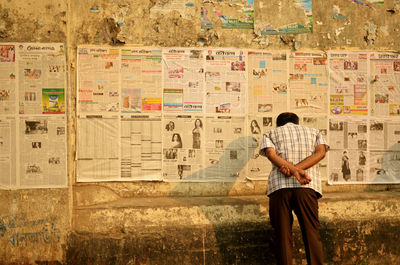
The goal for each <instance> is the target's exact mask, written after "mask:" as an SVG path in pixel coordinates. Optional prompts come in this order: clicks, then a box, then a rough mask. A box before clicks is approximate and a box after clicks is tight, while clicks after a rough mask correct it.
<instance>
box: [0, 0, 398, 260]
mask: <svg viewBox="0 0 400 265" xmlns="http://www.w3.org/2000/svg"><path fill="white" fill-rule="evenodd" d="M171 1H172V0H170V1H168V0H160V1H156V0H131V1H127V0H112V1H110V0H41V1H22V0H4V1H1V2H0V42H64V43H66V46H67V48H68V54H67V64H68V69H69V71H68V74H69V88H68V93H69V95H70V99H71V102H70V103H71V104H70V105H69V106H70V108H69V113H68V117H69V118H70V119H69V126H68V131H69V136H68V146H69V153H68V160H69V165H68V178H69V187H68V188H65V189H46V190H42V189H40V190H39V189H35V190H20V191H0V199H1V200H0V202H1V203H0V246H1V247H0V264H47V263H51V262H53V263H66V262H68V263H75V264H101V263H104V264H118V263H116V261H118V257H119V258H120V259H119V261H121V262H122V261H123V262H125V263H126V264H128V263H129V264H155V263H161V261H158V260H156V259H150V258H149V257H150V256H154V257H155V256H157V255H159V256H160V253H164V255H161V256H162V257H166V256H168V255H167V254H165V253H168V251H169V250H171V247H172V248H173V247H174V246H175V251H172V252H170V253H172V254H173V255H177V254H179V253H181V254H182V253H185V254H184V255H183V256H180V257H179V258H178V257H176V256H175V257H176V259H175V260H174V259H173V257H172V260H171V262H176V261H177V260H179V261H181V262H180V263H181V264H184V263H186V264H199V263H203V262H204V260H207V264H224V263H225V261H226V263H234V262H235V261H236V263H241V264H246V261H249V260H254V262H253V264H257V262H256V261H257V259H254V258H252V259H249V253H251V255H250V256H252V255H259V253H262V251H263V250H264V249H270V248H271V242H270V241H269V239H268V238H270V237H269V235H270V232H271V231H270V229H269V227H268V222H267V220H266V219H265V218H266V211H267V210H266V208H265V207H266V206H265V204H266V201H262V199H261V201H260V200H258V199H256V200H255V201H254V200H253V201H252V202H251V203H247V205H250V206H248V208H247V210H249V209H250V212H251V213H249V212H248V211H246V212H242V211H233V210H232V209H237V208H238V207H239V208H240V207H241V206H240V205H242V204H241V202H239V201H236V202H235V201H229V203H227V202H226V201H220V200H218V199H212V200H210V201H207V202H204V201H203V202H201V203H200V202H196V203H195V207H197V208H190V207H189V208H188V207H186V208H185V207H183V206H182V204H185V203H189V202H185V201H183V202H182V201H179V202H177V203H175V204H174V203H172V205H170V206H168V207H169V208H168V209H170V208H171V207H172V208H173V207H176V209H175V210H174V211H172V212H170V213H169V214H166V213H168V212H169V211H167V210H165V211H161V210H158V211H159V212H160V211H161V213H162V214H161V215H157V214H156V213H157V210H154V209H152V208H151V207H150V206H151V204H152V203H153V202H154V201H151V200H150V198H154V200H156V198H155V197H160V196H161V197H163V196H164V197H170V196H172V195H173V196H197V197H198V196H200V197H212V198H219V197H218V196H226V195H232V196H239V195H240V196H244V195H247V196H250V195H251V196H255V198H264V197H263V196H262V195H263V194H264V193H265V190H266V182H265V181H249V182H247V183H234V184H227V183H186V184H180V185H179V187H176V185H174V184H171V183H153V182H151V183H146V182H139V183H136V182H135V183H91V184H77V183H75V178H74V176H75V169H74V159H73V158H74V151H75V147H74V142H75V120H74V113H75V108H74V106H75V98H76V93H75V74H76V68H75V66H76V46H77V45H80V44H101V45H104V44H109V45H124V44H133V45H140V46H143V45H145V46H161V47H166V46H184V47H203V46H210V47H243V48H262V49H307V48H315V49H322V50H330V49H366V50H396V51H398V50H399V47H400V15H399V13H400V10H399V8H398V7H397V6H395V4H394V1H393V0H386V1H385V6H384V7H381V6H376V5H374V6H373V8H368V7H366V6H363V5H359V4H356V3H354V2H353V1H349V0H336V1H333V0H314V1H313V21H314V31H313V33H312V34H300V35H281V36H279V35H277V36H268V37H264V36H259V35H257V34H256V33H255V32H254V31H253V30H251V29H222V28H221V23H220V22H219V20H218V19H217V18H213V19H214V20H213V22H214V25H215V27H214V28H213V29H206V30H204V29H201V27H200V7H201V5H202V1H201V0H194V1H193V3H194V7H193V9H194V10H191V12H193V15H192V16H191V15H187V14H181V13H179V12H177V11H174V12H171V13H167V14H163V15H157V14H156V13H155V11H154V7H155V6H156V5H157V3H158V2H163V3H165V4H166V5H168V3H169V2H171ZM215 2H216V3H217V4H218V5H222V6H223V5H227V4H228V3H226V2H219V1H215ZM257 4H258V1H255V5H257ZM334 5H335V6H337V7H339V8H340V12H341V14H343V15H344V16H346V17H347V18H346V19H335V18H334V17H333V6H334ZM117 22H119V24H118V23H117ZM324 188H325V189H324V191H325V193H329V192H339V195H338V196H339V198H340V197H341V196H342V195H343V196H342V197H343V198H345V195H346V194H349V193H361V194H362V193H364V192H372V195H371V196H372V197H371V198H373V197H374V195H375V194H376V192H377V191H388V190H389V191H395V194H394V195H390V196H389V197H390V198H391V202H392V204H390V203H388V200H387V197H380V198H381V199H380V200H378V201H377V202H376V204H374V207H375V208H376V209H377V210H379V209H386V210H387V211H386V210H384V211H380V212H379V213H380V215H378V216H379V217H382V220H381V219H379V220H378V221H376V219H374V218H376V216H375V217H373V216H369V215H365V216H364V215H362V217H360V215H359V213H362V212H363V209H356V208H355V210H354V211H350V213H349V216H350V217H354V218H355V220H356V221H357V222H355V221H354V219H351V218H350V217H346V218H345V219H343V220H353V221H347V222H346V221H343V222H336V223H335V222H334V221H335V215H327V217H326V219H324V221H323V222H324V229H325V230H324V231H325V232H324V233H325V235H327V236H326V237H325V238H326V239H324V240H325V242H324V243H326V244H327V245H328V250H330V252H329V254H326V255H328V256H327V257H326V258H327V260H329V261H330V262H331V263H332V264H334V263H335V262H336V263H337V264H346V263H347V264H355V263H354V255H355V254H357V253H358V254H360V253H368V251H369V250H370V246H371V247H375V246H377V245H376V244H378V243H377V242H379V244H380V245H379V246H380V248H379V246H377V247H378V250H379V251H380V252H376V255H378V254H379V253H380V254H382V255H384V256H385V257H386V260H387V262H388V263H387V264H396V262H395V263H393V261H395V260H396V258H397V261H398V257H399V256H400V252H399V249H398V248H397V249H396V248H395V247H394V246H395V244H396V242H398V241H396V237H395V236H396V233H395V234H393V232H397V235H398V234H399V233H398V231H399V224H398V222H396V220H399V219H400V218H399V215H398V214H397V215H396V214H394V215H393V212H395V213H397V212H398V208H392V207H393V205H395V206H396V207H397V205H396V204H393V201H394V202H396V201H398V200H399V197H398V192H399V186H397V185H377V186H347V187H343V186H342V187H336V186H333V187H329V186H326V185H325V187H324ZM396 191H397V192H396ZM332 194H333V193H332ZM335 194H336V193H335ZM257 195H261V197H257ZM140 198H142V199H144V198H147V199H149V200H150V202H148V204H146V203H144V204H140V207H142V210H145V209H146V207H147V208H148V209H150V210H148V212H147V215H143V213H141V214H140V211H139V214H138V215H137V218H139V217H140V216H142V217H140V218H139V219H137V218H136V219H135V218H133V219H131V218H130V217H131V214H132V211H131V210H129V209H130V207H134V205H136V204H137V203H138V202H141V201H140V200H142V199H140ZM327 198H329V195H327ZM371 198H366V199H365V198H364V201H365V200H366V202H367V204H368V202H369V201H370V199H371ZM138 200H139V201H138ZM340 201H341V200H340V199H338V200H337V201H336V202H332V201H329V200H328V201H327V202H326V204H323V206H321V208H322V209H329V208H330V207H331V209H335V211H336V212H337V213H340V212H342V211H345V210H346V209H348V208H352V207H353V206H354V204H357V201H358V199H353V200H352V201H351V203H350V204H349V203H345V204H341V203H340ZM149 204H150V205H149ZM189 204H190V203H189ZM104 205H107V209H111V210H110V211H108V212H106V213H104V212H103V213H100V214H99V213H98V208H104ZM199 205H208V206H210V205H215V207H205V208H204V207H203V208H204V209H206V210H207V211H208V213H209V214H210V215H211V216H214V217H215V218H217V217H218V216H219V218H222V219H218V218H217V220H219V221H218V222H217V223H216V224H215V223H214V224H213V223H211V224H210V223H208V221H207V219H204V218H202V217H201V213H202V211H198V210H194V209H199V208H198V207H200V206H199ZM227 205H228V206H227ZM232 205H233V206H232ZM94 206H95V208H96V211H92V209H93V207H94ZM121 207H122V209H123V213H124V214H125V218H121V219H119V220H120V222H121V223H120V226H115V225H114V221H115V220H116V219H118V218H119V217H118V216H119V215H118V214H117V213H118V212H119V211H118V209H121ZM124 207H125V208H124ZM257 207H258V208H260V207H261V208H262V211H261V214H260V211H255V212H254V211H253V210H251V209H253V208H257ZM371 207H372V206H371ZM374 207H372V208H371V209H372V210H371V211H367V212H368V213H371V212H373V209H374ZM200 208H201V207H200ZM163 209H165V208H163ZM183 209H184V210H183ZM153 210H154V211H153ZM231 211H232V212H231ZM389 213H392V215H391V214H389ZM174 214H175V215H174ZM244 214H245V215H247V216H248V218H245V219H240V216H242V215H244ZM146 216H147V218H148V219H143V218H144V217H146ZM174 216H175V219H173V220H175V222H176V223H178V224H180V223H182V222H183V223H184V220H186V219H187V218H189V219H193V220H194V221H193V222H194V223H190V225H187V224H185V225H182V230H178V228H176V227H175V228H174V227H173V226H166V227H164V228H165V230H164V231H163V232H160V231H158V232H157V230H158V229H157V227H153V228H152V229H149V228H148V227H145V226H143V225H141V226H140V225H138V224H143V223H142V222H144V221H148V220H149V219H152V218H153V219H154V218H160V220H159V223H155V224H163V222H164V221H166V220H168V219H170V218H172V217H174ZM105 217H107V218H105ZM178 217H179V218H178ZM223 217H224V218H228V220H229V219H230V220H237V222H234V221H232V222H233V223H232V222H225V221H226V219H224V218H223ZM87 220H93V222H94V223H93V222H91V223H88V222H87ZM129 220H131V223H130V222H129ZM132 220H133V221H132ZM385 220H386V221H385ZM100 221H102V222H100ZM96 222H98V223H96ZM363 222H364V223H363ZM207 224H208V225H207ZM85 226H87V227H88V228H87V229H86V228H85V229H83V228H82V227H85ZM100 226H102V229H103V230H104V231H103V232H102V231H100V232H99V231H98V230H97V228H98V227H100ZM135 226H137V228H138V229H139V228H140V229H149V230H148V231H147V232H148V233H145V232H146V230H143V231H142V232H140V233H137V231H139V230H134V229H133V227H135ZM116 227H117V228H116ZM194 227H195V228H196V229H194ZM246 227H247V228H246ZM362 227H369V228H370V230H369V231H365V230H363V229H362ZM379 227H381V228H382V229H381V230H379ZM208 228H211V231H213V230H214V229H217V228H220V229H219V230H218V231H222V232H221V235H225V236H221V237H218V238H229V236H228V235H229V234H234V235H236V236H237V235H238V233H239V234H241V233H242V232H243V233H245V232H246V231H248V233H247V235H248V236H247V237H246V240H250V239H252V238H253V239H254V240H256V241H257V243H254V242H253V243H254V244H255V246H256V247H254V248H251V247H250V245H251V242H250V243H249V242H248V241H246V242H247V243H243V241H240V240H236V239H234V238H233V237H232V238H231V241H230V242H224V241H221V240H220V241H218V240H216V239H215V238H216V237H215V233H214V234H212V235H210V234H209V232H207V231H209V229H208ZM113 229H119V230H113ZM246 229H247V230H246ZM110 231H112V233H110ZM135 231H136V232H135ZM235 231H236V232H235ZM338 231H339V232H338ZM391 232H392V233H391ZM104 233H106V234H107V233H109V236H107V237H104ZM235 233H236V234H235ZM377 233H378V234H379V233H380V235H379V236H378V235H377V236H376V237H375V236H374V235H376V234H377ZM177 234H183V235H187V236H186V237H181V238H182V240H179V239H180V237H177V236H176V235H177ZM100 235H101V236H102V237H101V238H100V237H99V236H100ZM157 235H158V236H157ZM256 235H258V237H257V236H256ZM357 235H359V236H357ZM363 235H371V236H370V237H368V240H367V239H366V237H363ZM390 236H391V237H390ZM22 237H25V238H24V240H22V239H21V238H22ZM174 237H176V238H177V240H175V241H174V240H172V239H171V238H174ZM18 238H19V239H18ZM36 238H37V239H36ZM121 238H122V239H124V241H121V240H118V239H121ZM135 238H136V239H135ZM166 238H168V240H167V239H166ZM185 238H186V241H185ZM188 238H189V239H192V241H189V239H188ZM210 238H211V240H209V239H210ZM297 238H298V236H297ZM385 238H386V239H388V238H389V239H390V240H386V241H385ZM205 239H208V240H207V244H211V247H210V248H205V245H204V244H205V243H204V242H205ZM242 239H243V238H242ZM171 240H172V241H171ZM397 240H398V237H397ZM360 241H362V242H364V243H363V244H362V247H361V248H360V249H361V250H360V249H359V248H356V247H355V245H357V244H358V243H359V242H360ZM121 242H125V243H121ZM145 242H153V243H151V244H150V243H148V244H149V245H148V246H147V245H146V244H147V243H145ZM171 242H172V243H171ZM188 242H193V244H194V245H192V246H190V247H189V248H188V247H187V245H185V244H188ZM221 242H222V243H221ZM373 242H375V243H376V244H374V243H373ZM385 242H387V243H386V244H385ZM121 244H122V245H121ZM329 244H330V245H329ZM338 244H339V245H340V246H338ZM366 244H367V245H366ZM239 245H240V246H243V247H242V248H240V251H238V252H235V251H233V249H234V247H235V246H236V247H238V246H239ZM116 246H117V247H116ZM177 246H178V247H177ZM227 246H229V248H227ZM246 246H248V248H246ZM333 246H336V247H333ZM352 246H353V249H352ZM133 247H134V248H135V249H134V250H132V251H133V252H126V251H125V253H128V254H129V253H131V254H132V257H131V258H128V257H123V256H121V254H119V255H120V256H118V253H123V252H124V250H126V248H131V249H132V248H133ZM221 248H222V249H224V250H223V251H221ZM99 249H100V250H102V251H104V253H109V254H110V255H109V257H111V258H110V259H108V260H107V259H103V260H102V259H100V258H99V259H96V257H99V253H98V252H96V251H98V250H99ZM151 249H155V250H154V251H153V252H152V251H151ZM188 249H189V250H190V251H186V250H188ZM205 249H206V250H207V251H206V252H207V255H206V254H204V253H206V252H205ZM218 249H219V250H218ZM227 249H228V250H229V251H228V250H227ZM238 249H239V248H238ZM246 249H247V250H249V249H251V251H250V250H249V251H246ZM297 249H301V247H297ZM86 250H88V251H89V254H88V255H86V256H85V254H82V253H84V252H85V251H86ZM180 250H181V251H180ZM183 250H185V251H186V252H185V251H183ZM80 251H83V252H80ZM90 251H91V252H90ZM107 251H108V252H107ZM113 251H116V252H113ZM357 251H358V252H357ZM115 253H117V254H115ZM221 253H222V254H221ZM238 253H239V254H238ZM240 253H242V254H240ZM374 253H375V252H374ZM96 255H97V256H96ZM221 255H222V257H221ZM224 255H227V256H224ZM260 256H261V257H262V258H261V259H259V260H261V261H268V260H269V261H270V260H271V253H270V252H265V254H262V255H260ZM303 256H304V255H303ZM303 256H300V257H298V260H299V262H301V260H302V257H303ZM190 257H192V260H191V258H190ZM205 257H207V259H205ZM185 258H186V259H185ZM225 258H227V259H225ZM374 259H375V262H379V260H378V261H377V259H376V257H373V258H371V257H370V258H368V257H367V256H362V257H361V258H359V259H358V261H359V262H362V261H363V260H364V261H368V260H369V261H370V262H374ZM344 260H346V262H344ZM341 261H342V262H341ZM46 262H47V263H46ZM113 262H114V263H113ZM182 262H183V263H182ZM390 262H392V263H390ZM226 263H225V264H226ZM120 264H124V263H120ZM176 264H178V263H176ZM260 264H261V263H260ZM371 264H373V263H371ZM382 264H383V263H382Z"/></svg>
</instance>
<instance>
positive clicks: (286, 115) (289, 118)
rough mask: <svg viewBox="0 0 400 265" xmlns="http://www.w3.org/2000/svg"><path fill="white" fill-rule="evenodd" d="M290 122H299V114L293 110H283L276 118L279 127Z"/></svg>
mask: <svg viewBox="0 0 400 265" xmlns="http://www.w3.org/2000/svg"><path fill="white" fill-rule="evenodd" d="M288 122H291V123H294V124H299V116H297V115H296V114H294V113H292V112H283V113H281V114H279V116H278V117H277V118H276V126H277V127H280V126H283V125H285V124H286V123H288Z"/></svg>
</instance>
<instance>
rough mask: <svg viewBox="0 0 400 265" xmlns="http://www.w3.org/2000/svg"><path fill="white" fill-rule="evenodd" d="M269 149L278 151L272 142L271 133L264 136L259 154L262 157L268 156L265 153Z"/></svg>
mask: <svg viewBox="0 0 400 265" xmlns="http://www.w3.org/2000/svg"><path fill="white" fill-rule="evenodd" d="M269 147H271V148H274V149H276V148H275V144H274V143H273V142H272V140H271V132H268V133H266V134H264V135H263V140H262V143H261V146H260V152H259V154H260V155H262V156H267V155H266V153H265V150H266V149H267V148H269Z"/></svg>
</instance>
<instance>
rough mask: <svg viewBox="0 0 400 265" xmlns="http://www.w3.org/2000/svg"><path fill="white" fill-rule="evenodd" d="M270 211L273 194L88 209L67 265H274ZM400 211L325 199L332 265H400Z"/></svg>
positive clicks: (76, 223) (80, 214) (385, 204)
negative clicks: (271, 195)
mask: <svg viewBox="0 0 400 265" xmlns="http://www.w3.org/2000/svg"><path fill="white" fill-rule="evenodd" d="M267 205H268V199H267V197H266V196H239V197H190V198H186V197H168V198H119V199H116V200H114V201H112V202H107V203H100V204H95V205H84V204H81V205H80V206H75V207H74V210H73V222H72V223H73V226H72V232H71V234H70V235H69V239H68V247H67V263H68V264H74V263H75V264H82V263H84V264H89V263H91V264H138V263H139V264H274V259H273V254H272V249H273V243H272V229H271V226H270V224H269V220H268V214H267V211H268V207H267ZM399 209H400V193H399V192H375V193H350V194H343V193H327V194H325V195H324V197H323V198H322V199H321V200H320V220H321V237H322V240H323V244H324V254H325V261H326V264H378V263H379V264H400V244H398V242H399V240H400V211H399ZM294 233H295V253H296V255H295V259H296V262H297V264H303V262H304V260H305V255H304V250H303V247H302V242H301V236H300V232H299V228H298V226H297V224H296V225H295V227H294ZM113 262H116V263H113ZM363 262H364V263H363Z"/></svg>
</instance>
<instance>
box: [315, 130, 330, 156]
mask: <svg viewBox="0 0 400 265" xmlns="http://www.w3.org/2000/svg"><path fill="white" fill-rule="evenodd" d="M320 144H323V145H325V151H326V152H328V150H329V149H330V146H329V145H328V143H327V142H326V141H325V139H324V137H322V134H321V132H320V131H318V133H317V140H316V143H315V146H317V145H320Z"/></svg>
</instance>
